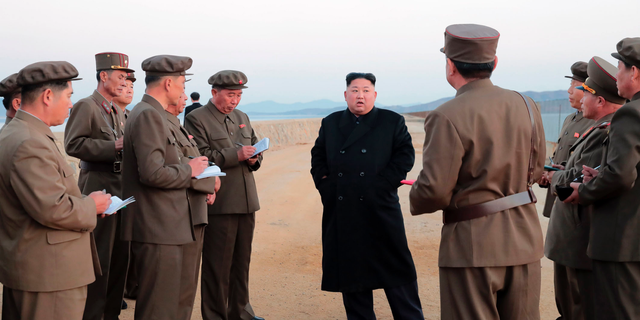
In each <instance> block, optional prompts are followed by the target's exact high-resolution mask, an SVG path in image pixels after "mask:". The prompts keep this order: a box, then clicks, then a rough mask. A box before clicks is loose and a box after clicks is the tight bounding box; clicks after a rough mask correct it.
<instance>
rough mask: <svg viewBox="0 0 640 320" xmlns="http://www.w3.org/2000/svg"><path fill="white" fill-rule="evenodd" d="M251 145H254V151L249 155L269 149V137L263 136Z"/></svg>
mask: <svg viewBox="0 0 640 320" xmlns="http://www.w3.org/2000/svg"><path fill="white" fill-rule="evenodd" d="M253 146H254V147H256V152H254V153H253V155H252V156H251V157H255V155H256V154H258V153H260V152H263V151H265V150H267V149H269V138H264V139H262V140H260V141H258V142H256V144H254V145H253Z"/></svg>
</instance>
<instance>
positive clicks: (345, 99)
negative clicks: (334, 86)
mask: <svg viewBox="0 0 640 320" xmlns="http://www.w3.org/2000/svg"><path fill="white" fill-rule="evenodd" d="M344 101H347V90H345V91H344Z"/></svg>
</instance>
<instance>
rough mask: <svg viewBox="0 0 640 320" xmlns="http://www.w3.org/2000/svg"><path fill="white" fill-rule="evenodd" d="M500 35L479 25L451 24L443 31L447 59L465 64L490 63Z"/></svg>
mask: <svg viewBox="0 0 640 320" xmlns="http://www.w3.org/2000/svg"><path fill="white" fill-rule="evenodd" d="M499 38H500V33H499V32H498V31H497V30H496V29H493V28H490V27H487V26H483V25H479V24H453V25H450V26H448V27H447V29H446V30H445V31H444V48H442V49H440V51H441V52H443V53H444V54H445V55H446V56H447V58H449V59H451V60H455V61H459V62H465V63H490V62H493V61H494V60H495V58H496V49H497V48H498V39H499Z"/></svg>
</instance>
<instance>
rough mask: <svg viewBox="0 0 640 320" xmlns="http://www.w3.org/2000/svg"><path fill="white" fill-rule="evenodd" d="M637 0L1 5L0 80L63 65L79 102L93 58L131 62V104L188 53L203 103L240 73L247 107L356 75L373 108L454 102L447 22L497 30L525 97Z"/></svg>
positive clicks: (555, 86) (500, 80)
mask: <svg viewBox="0 0 640 320" xmlns="http://www.w3.org/2000/svg"><path fill="white" fill-rule="evenodd" d="M638 5H639V3H638V0H618V1H612V2H604V1H594V0H586V1H558V0H555V1H551V0H539V1H535V2H533V1H526V2H525V1H517V0H511V1H499V0H490V1H477V0H463V1H455V0H453V1H424V0H423V1H408V0H393V1H390V0H382V1H378V0H372V1H350V0H324V1H299V0H273V1H265V0H262V1H258V0H243V1H220V0H214V1H211V0H195V1H189V0H183V1H168V0H156V1H134V0H133V1H100V2H98V1H88V0H62V1H51V0H46V1H45V0H36V1H29V0H23V1H4V3H3V4H2V12H3V14H2V18H1V19H2V20H0V23H1V24H2V32H0V44H1V47H2V50H0V79H2V78H4V77H6V76H8V75H9V74H11V73H14V72H18V71H19V70H20V69H21V68H22V67H24V66H25V65H28V64H30V63H33V62H37V61H43V60H66V61H69V62H71V63H72V64H74V65H75V66H76V68H78V70H79V72H80V76H81V77H82V78H84V80H83V81H79V82H74V91H75V95H74V98H73V99H74V100H78V99H80V98H82V97H85V96H87V95H89V94H90V93H91V92H92V90H93V89H95V87H96V80H95V60H94V59H95V58H94V55H95V54H96V53H99V52H105V51H115V52H122V53H126V54H128V55H129V58H130V67H131V68H133V69H135V70H136V71H137V78H138V82H136V85H135V91H136V94H135V97H134V104H135V103H136V102H138V101H139V100H140V98H141V96H142V94H143V93H144V72H142V70H141V67H140V64H141V63H142V61H143V60H144V59H146V58H148V57H150V56H153V55H157V54H175V55H184V56H189V57H191V58H193V60H194V64H193V67H192V68H191V69H190V70H189V71H190V72H191V73H194V75H193V76H191V79H192V80H191V81H190V82H187V87H186V91H187V93H190V92H192V91H198V92H200V94H201V95H202V96H203V97H204V98H205V99H206V98H209V97H210V86H209V85H208V84H207V79H208V78H209V76H211V75H213V74H214V73H215V72H217V71H220V70H224V69H235V70H241V71H243V72H245V73H246V74H247V77H248V79H249V80H248V83H247V86H248V87H249V88H248V89H245V91H244V94H243V99H242V102H241V105H242V103H252V102H260V101H265V100H274V101H277V102H282V103H293V102H308V101H313V100H318V99H331V100H334V101H344V96H343V92H344V89H345V82H344V78H345V76H346V74H347V73H349V72H351V71H358V72H372V73H374V74H375V75H376V77H377V78H378V83H377V85H376V90H377V91H378V100H377V101H378V102H379V103H381V104H385V105H394V104H402V105H408V104H412V103H425V102H430V101H433V100H436V99H439V98H442V97H446V96H452V95H454V94H455V91H454V90H453V89H452V88H451V87H450V86H449V84H448V83H447V82H446V80H445V75H444V65H445V60H444V59H445V58H444V55H443V54H442V53H440V51H439V49H440V48H441V47H442V45H443V42H444V36H443V33H444V30H445V28H446V27H447V25H450V24H457V23H477V24H484V25H488V26H490V27H493V28H495V29H497V30H498V31H499V32H500V34H501V37H500V41H499V45H498V52H497V55H498V59H499V63H498V67H497V69H496V71H495V72H494V75H493V77H492V80H493V82H494V83H495V84H497V85H500V86H502V87H505V88H509V89H515V90H521V91H528V90H531V91H546V90H565V89H566V88H567V87H568V85H569V82H568V79H565V78H564V76H565V75H569V74H570V71H569V67H570V66H571V64H572V63H573V62H575V61H578V60H582V61H588V60H589V59H590V58H591V57H592V56H594V55H597V56H601V57H603V58H604V59H606V60H607V61H609V62H612V63H614V64H617V62H616V60H615V59H614V58H613V57H611V52H614V51H615V48H616V43H617V42H618V41H620V40H621V39H622V38H624V37H638V36H640V26H639V25H638V22H637V21H638V14H637V12H638V8H639V6H638Z"/></svg>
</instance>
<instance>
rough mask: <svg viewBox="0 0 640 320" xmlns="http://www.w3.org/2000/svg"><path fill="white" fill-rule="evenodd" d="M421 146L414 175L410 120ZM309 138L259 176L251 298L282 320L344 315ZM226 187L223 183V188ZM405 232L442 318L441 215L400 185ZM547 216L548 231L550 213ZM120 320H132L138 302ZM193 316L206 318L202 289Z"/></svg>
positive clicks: (378, 306)
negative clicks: (328, 263)
mask: <svg viewBox="0 0 640 320" xmlns="http://www.w3.org/2000/svg"><path fill="white" fill-rule="evenodd" d="M407 124H408V126H409V131H410V132H411V134H412V136H413V142H414V146H415V147H416V150H417V153H416V165H415V166H414V168H413V170H412V171H411V172H410V173H409V175H408V176H409V177H410V178H414V177H416V176H417V175H418V172H419V171H420V167H421V158H422V157H421V150H422V142H423V139H424V133H423V131H422V122H421V121H409V122H408V123H407ZM311 147H312V145H311V144H299V145H295V146H290V147H284V148H279V149H276V150H269V151H268V152H267V153H266V154H265V160H264V163H263V165H262V167H261V169H260V170H258V171H257V172H256V174H255V176H256V180H257V184H258V194H259V196H260V206H261V208H262V209H261V210H260V211H258V212H257V214H256V230H255V237H254V242H253V255H252V261H251V271H250V272H251V273H250V279H251V282H250V292H251V303H252V305H253V308H254V310H255V311H256V313H257V315H259V316H262V317H264V318H266V319H267V320H276V319H278V320H279V319H292V320H297V319H318V320H320V319H327V320H328V319H346V316H345V313H344V308H343V306H342V299H341V295H340V294H338V293H329V292H323V291H321V290H320V279H321V275H322V268H321V260H322V247H321V230H320V229H321V218H322V205H321V202H320V196H319V195H318V193H317V191H316V190H315V188H314V186H313V181H312V179H311V175H310V174H309V169H310V159H311V155H310V150H311ZM223 187H224V186H223ZM544 192H545V190H544V189H536V193H537V195H538V199H539V200H540V202H538V204H537V206H538V211H539V212H542V208H543V206H544V203H543V201H544V199H545V197H544ZM399 195H400V201H401V204H402V208H403V212H405V214H404V218H405V226H406V232H407V238H408V241H409V247H410V249H411V252H412V254H413V259H414V261H415V265H416V268H417V271H418V286H419V290H420V298H421V301H422V307H423V311H424V316H425V318H426V319H439V317H440V304H439V283H438V265H437V258H438V246H439V241H440V229H441V227H442V215H441V213H435V214H431V215H422V216H418V217H412V216H411V215H410V214H409V188H408V187H406V186H403V187H401V188H400V190H399ZM540 217H541V219H540V220H541V222H542V227H543V232H546V229H547V221H548V219H546V218H543V217H542V216H540ZM374 300H375V311H376V314H377V317H378V319H381V320H385V319H393V318H392V316H391V310H390V309H389V305H388V303H387V302H386V299H385V296H384V293H383V291H382V290H377V291H375V292H374ZM127 303H128V304H129V308H128V309H127V310H123V312H122V315H121V316H120V319H123V320H130V319H133V313H134V310H135V301H132V300H128V299H127ZM540 312H541V319H555V318H556V317H558V314H557V311H556V307H555V301H554V294H553V265H552V263H551V262H550V261H549V260H547V259H546V258H543V260H542V291H541V299H540ZM192 319H202V316H201V314H200V293H199V292H198V295H197V298H196V302H195V306H194V312H193V317H192Z"/></svg>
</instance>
